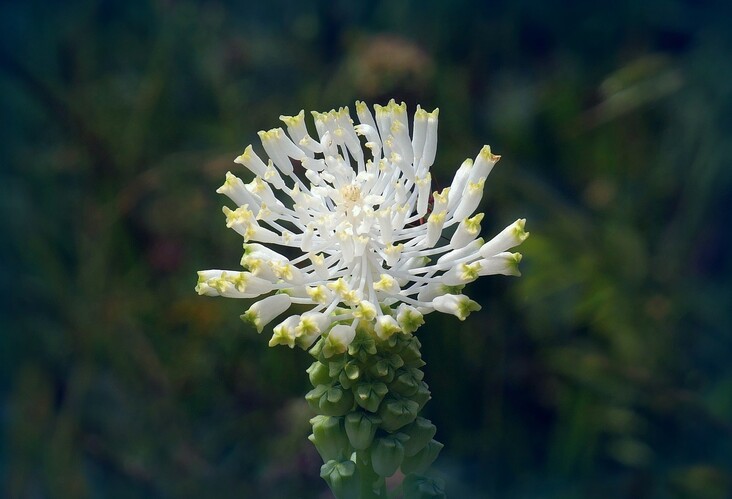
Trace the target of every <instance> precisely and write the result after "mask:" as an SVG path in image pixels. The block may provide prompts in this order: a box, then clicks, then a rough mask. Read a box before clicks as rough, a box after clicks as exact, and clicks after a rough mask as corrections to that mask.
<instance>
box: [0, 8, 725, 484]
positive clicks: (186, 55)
mask: <svg viewBox="0 0 732 499" xmlns="http://www.w3.org/2000/svg"><path fill="white" fill-rule="evenodd" d="M731 18H732V8H730V4H729V3H726V2H719V3H715V2H711V1H705V2H691V1H688V2H683V1H673V0H669V1H661V0H651V1H648V2H638V1H636V0H632V1H631V0H627V1H620V2H614V3H613V4H612V5H610V4H608V5H606V6H604V7H602V6H599V5H595V4H594V3H593V2H583V3H580V2H561V3H560V2H544V1H542V0H519V1H512V2H471V1H466V0H463V1H460V0H455V1H452V2H438V1H408V0H391V1H376V2H363V3H360V4H359V3H353V2H347V1H345V0H339V1H323V0H321V1H318V2H313V3H310V4H308V3H307V2H281V1H275V0H273V1H269V2H256V3H251V4H249V2H235V1H212V2H194V1H175V0H159V1H155V0H130V1H126V2H114V1H95V0H86V1H81V0H79V1H70V2H54V1H50V0H48V1H40V0H28V1H23V2H8V1H5V2H2V4H0V33H1V34H0V116H1V119H2V123H1V124H2V128H1V130H0V189H2V191H1V195H0V210H1V213H2V216H1V218H0V223H1V224H2V227H1V228H0V233H2V244H0V262H1V266H0V277H1V278H2V290H3V299H2V308H1V310H2V316H1V317H0V328H1V329H2V332H1V333H0V431H1V432H2V436H1V438H0V483H1V487H2V488H1V489H0V496H4V497H10V498H15V497H18V498H47V497H48V498H55V497H58V498H77V497H78V498H86V497H88V498H126V497H150V498H172V497H257V498H283V497H288V498H289V497H292V498H325V497H328V493H327V492H326V488H325V484H324V483H323V482H322V481H321V480H320V478H319V477H318V471H319V466H320V462H319V457H318V456H317V454H316V453H315V451H314V450H313V448H312V446H311V444H310V443H309V442H308V441H307V440H306V435H307V434H308V433H309V427H308V423H307V420H308V419H309V417H310V413H309V412H308V409H307V407H306V405H305V404H304V402H303V395H304V394H305V392H306V391H307V390H308V384H307V377H306V375H305V373H304V369H305V368H306V367H307V365H309V363H310V361H311V359H310V358H309V356H308V355H307V354H306V353H305V352H302V351H300V350H296V351H290V350H288V349H286V348H282V347H280V348H276V349H270V348H268V347H267V346H266V343H267V339H268V338H267V336H268V335H267V334H266V333H265V334H264V335H262V336H258V335H257V334H256V333H255V332H254V331H253V330H251V329H249V328H248V327H247V326H245V325H244V324H243V323H241V322H240V320H239V318H238V315H239V314H240V313H242V312H243V311H244V310H245V309H246V308H247V307H248V305H249V304H248V303H246V302H242V301H237V300H225V299H210V298H203V297H198V296H197V295H196V294H195V292H194V291H193V287H194V285H195V281H196V274H195V271H196V270H198V269H203V268H236V267H237V265H238V262H239V258H240V252H241V238H240V237H239V236H238V235H236V234H235V233H234V232H233V231H230V230H227V229H226V228H225V226H224V220H223V216H222V215H221V212H220V206H221V205H222V204H224V203H225V201H226V200H225V199H224V198H222V197H220V196H218V195H216V194H215V193H214V191H215V189H216V188H217V187H218V186H219V185H220V184H221V183H223V180H224V174H225V172H226V171H227V170H229V169H231V170H232V171H235V172H237V173H239V174H242V175H243V176H244V177H246V175H247V173H245V172H244V170H243V168H241V167H239V166H238V165H235V164H233V163H232V160H233V158H234V157H235V156H236V155H238V154H239V153H240V152H241V151H242V150H243V149H244V147H245V146H246V145H247V144H249V143H253V142H256V139H257V136H256V131H257V130H260V129H268V128H272V127H275V126H279V123H278V119H277V118H278V116H279V115H280V114H288V115H292V114H296V113H297V112H298V111H299V110H300V109H303V108H304V109H305V110H308V111H309V110H327V109H330V108H332V107H335V106H341V105H349V106H351V109H352V110H353V102H354V100H356V99H361V100H365V101H366V102H368V103H370V104H373V103H382V104H383V103H385V102H386V101H387V100H388V99H389V98H391V97H394V98H396V99H397V100H404V101H405V102H407V103H408V105H409V106H410V109H411V110H413V109H414V106H415V104H417V103H420V104H422V106H423V107H427V108H428V109H431V108H433V107H439V108H440V134H439V137H440V138H439V149H438V156H437V164H436V166H435V167H434V173H433V175H434V178H435V179H436V181H437V183H438V184H439V185H441V186H445V185H448V184H449V182H450V180H451V178H452V174H453V172H454V170H455V169H456V168H457V166H458V165H459V164H460V162H461V161H462V160H463V159H464V158H466V157H474V156H475V155H476V154H477V152H478V151H479V149H480V147H481V146H482V145H483V144H484V143H488V144H490V145H491V146H492V147H493V150H494V151H495V152H497V153H499V154H501V155H503V158H504V159H503V160H502V161H501V163H500V164H499V166H498V167H497V168H496V169H495V170H494V172H493V174H492V175H491V177H490V178H489V179H488V182H487V184H486V185H487V190H486V196H485V198H484V201H483V206H482V208H483V210H484V211H485V212H486V219H485V220H484V223H483V228H484V233H485V234H484V235H486V236H490V235H492V234H493V233H495V232H496V231H498V230H500V229H501V228H503V227H504V226H505V225H507V224H508V223H510V222H512V221H513V220H515V219H516V218H519V217H526V218H527V219H528V223H527V229H528V230H530V231H531V234H532V235H531V237H530V238H529V240H528V241H527V242H526V243H525V244H524V245H523V246H522V248H521V251H522V252H523V253H524V261H523V263H522V269H523V273H524V275H523V277H521V278H519V279H509V278H502V277H494V278H485V279H483V280H480V281H478V282H476V283H474V284H472V285H471V286H470V287H469V290H468V291H469V294H470V295H471V297H473V298H474V299H476V300H478V301H479V302H480V303H482V304H483V310H482V311H481V312H480V313H476V314H474V315H472V316H471V317H470V318H469V319H468V320H467V321H465V322H464V323H460V322H458V321H457V320H456V319H454V318H451V317H441V316H439V314H436V315H432V316H429V318H428V321H427V325H426V326H424V327H423V328H422V329H421V330H420V332H419V335H420V338H421V340H422V341H423V344H424V355H425V358H426V360H427V362H428V366H427V367H426V368H425V369H426V373H427V381H428V383H429V384H430V386H431V388H432V391H433V400H432V401H431V402H430V403H429V404H428V405H427V408H426V413H427V414H426V415H427V416H428V417H429V418H431V419H432V420H433V421H434V422H435V423H436V425H437V427H438V436H437V438H438V439H439V440H441V441H442V442H444V443H445V444H446V447H445V450H444V451H443V453H442V455H441V457H440V458H439V459H438V461H437V463H436V465H435V471H436V472H437V473H438V474H440V475H441V476H443V477H445V478H446V480H447V483H448V486H447V491H448V493H449V495H450V497H452V498H524V497H531V498H534V497H536V498H585V497H599V498H604V497H623V498H625V497H627V498H636V497H638V498H665V497H670V498H728V497H732V361H731V360H732V331H731V329H732V269H731V263H732V262H731V255H732V236H730V231H729V229H728V226H727V224H728V223H729V219H730V206H731V203H730V199H731V198H732V30H730V19H731Z"/></svg>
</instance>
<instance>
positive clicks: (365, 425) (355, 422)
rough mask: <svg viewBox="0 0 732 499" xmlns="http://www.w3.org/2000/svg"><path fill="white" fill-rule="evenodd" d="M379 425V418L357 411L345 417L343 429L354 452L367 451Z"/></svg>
mask: <svg viewBox="0 0 732 499" xmlns="http://www.w3.org/2000/svg"><path fill="white" fill-rule="evenodd" d="M380 423H381V418H380V417H379V416H376V415H374V414H369V413H367V412H362V411H357V412H351V413H349V414H348V415H346V421H345V429H346V435H348V441H349V442H350V443H351V446H353V448H354V449H356V450H363V449H368V448H369V447H370V446H371V442H372V441H373V440H374V435H375V434H376V430H377V429H378V428H379V424H380Z"/></svg>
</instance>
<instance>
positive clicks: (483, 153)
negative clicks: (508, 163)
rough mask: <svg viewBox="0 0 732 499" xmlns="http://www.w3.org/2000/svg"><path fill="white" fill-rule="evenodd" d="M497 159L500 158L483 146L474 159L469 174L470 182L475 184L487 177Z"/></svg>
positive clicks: (488, 147) (489, 148)
mask: <svg viewBox="0 0 732 499" xmlns="http://www.w3.org/2000/svg"><path fill="white" fill-rule="evenodd" d="M499 159H501V157H500V156H498V155H496V154H493V153H492V152H491V147H490V146H483V148H482V149H481V150H480V153H478V157H477V158H475V163H474V164H473V169H472V171H471V172H470V180H471V181H472V182H475V181H477V180H479V179H481V178H486V177H488V175H490V173H491V170H493V167H494V166H495V164H496V163H498V160H499Z"/></svg>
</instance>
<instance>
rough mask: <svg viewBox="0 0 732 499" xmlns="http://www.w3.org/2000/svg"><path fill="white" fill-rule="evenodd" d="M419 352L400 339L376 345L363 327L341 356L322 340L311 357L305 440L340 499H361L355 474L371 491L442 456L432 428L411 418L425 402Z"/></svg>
mask: <svg viewBox="0 0 732 499" xmlns="http://www.w3.org/2000/svg"><path fill="white" fill-rule="evenodd" d="M420 346H421V345H420V342H419V340H418V339H417V338H416V337H415V336H412V335H407V334H395V335H393V336H390V337H389V338H388V339H386V340H381V339H379V338H378V337H377V336H376V335H375V334H373V332H372V331H368V326H366V327H361V328H359V330H358V331H357V333H356V336H355V338H354V339H353V341H352V342H351V343H350V344H349V345H348V346H347V347H346V348H344V349H342V350H341V351H338V350H333V349H331V348H329V343H328V339H327V337H326V338H323V339H320V340H319V341H318V342H317V343H316V344H315V345H314V346H313V348H312V349H311V350H310V353H311V354H312V355H313V357H315V359H316V360H315V362H313V364H312V365H311V366H310V368H308V375H309V377H310V382H311V383H312V385H313V389H312V390H311V391H310V392H309V393H308V394H307V395H306V397H305V398H306V399H307V401H308V404H309V405H310V407H311V408H312V409H313V410H314V411H316V412H317V413H318V415H317V416H315V417H314V418H313V419H312V420H311V421H310V422H311V423H312V425H313V433H312V435H310V440H311V441H312V442H313V443H314V444H315V446H316V448H317V449H318V452H319V453H320V455H321V457H322V458H323V461H324V462H325V464H324V465H323V468H322V470H321V475H322V476H323V478H324V479H325V480H326V481H327V482H328V483H329V485H330V486H331V489H332V490H333V492H334V493H335V494H336V497H338V498H339V499H340V498H341V497H362V496H361V495H359V494H360V493H361V492H360V489H359V487H360V486H361V485H360V484H361V482H362V480H361V478H362V477H360V476H359V475H360V474H364V473H367V474H372V475H373V478H374V481H373V483H374V484H376V486H377V488H378V484H379V483H383V479H384V478H385V477H389V476H391V475H393V474H394V473H396V472H397V470H400V469H401V471H402V472H403V473H404V474H405V475H409V474H421V473H423V472H424V471H425V470H426V469H427V468H429V466H430V465H431V464H432V462H433V461H434V460H435V459H436V458H437V455H438V454H439V452H440V450H441V449H442V444H441V443H439V442H437V441H436V440H434V439H433V437H434V436H435V432H436V428H435V426H434V425H433V424H432V423H431V422H430V421H429V420H427V419H425V418H423V417H420V416H418V414H419V412H420V410H421V409H422V407H424V405H425V404H426V403H427V401H428V400H429V399H430V391H429V388H428V387H427V384H426V383H425V382H424V380H423V377H424V373H423V372H422V369H421V368H422V366H424V365H425V362H424V361H423V360H422V355H421V353H420ZM349 463H351V464H349ZM420 497H421V496H420ZM425 497H428V496H425ZM434 497H439V496H434Z"/></svg>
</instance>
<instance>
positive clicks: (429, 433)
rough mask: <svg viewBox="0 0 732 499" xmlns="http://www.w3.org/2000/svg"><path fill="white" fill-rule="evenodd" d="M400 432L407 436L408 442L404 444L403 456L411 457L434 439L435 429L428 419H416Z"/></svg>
mask: <svg viewBox="0 0 732 499" xmlns="http://www.w3.org/2000/svg"><path fill="white" fill-rule="evenodd" d="M400 431H401V432H402V433H404V434H406V435H409V440H407V441H406V442H405V443H404V455H405V456H413V455H415V454H416V453H417V452H419V451H421V450H422V449H423V448H424V447H425V446H426V445H427V444H428V443H429V442H430V440H432V438H434V436H435V433H437V427H436V426H435V425H433V424H432V422H431V421H430V420H429V419H425V418H423V417H418V418H417V419H415V420H414V422H413V423H412V424H410V425H408V426H405V427H404V428H402V429H401V430H400Z"/></svg>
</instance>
